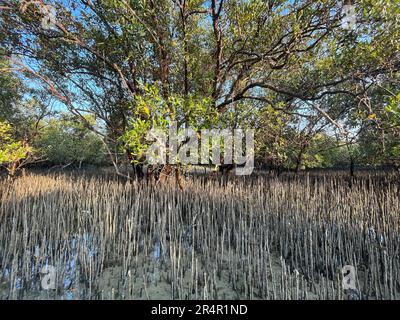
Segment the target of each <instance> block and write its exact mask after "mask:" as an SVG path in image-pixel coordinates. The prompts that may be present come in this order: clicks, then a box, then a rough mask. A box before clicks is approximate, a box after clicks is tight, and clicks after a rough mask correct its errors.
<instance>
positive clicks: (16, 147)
mask: <svg viewBox="0 0 400 320" xmlns="http://www.w3.org/2000/svg"><path fill="white" fill-rule="evenodd" d="M32 151H33V149H32V148H31V147H29V146H27V145H26V144H24V143H23V141H19V140H16V139H15V138H14V134H13V128H12V127H11V125H10V124H9V123H8V122H6V121H0V165H2V166H5V167H6V168H7V167H8V166H10V165H12V164H13V163H16V162H18V161H21V160H23V159H25V158H26V157H28V154H29V153H31V152H32Z"/></svg>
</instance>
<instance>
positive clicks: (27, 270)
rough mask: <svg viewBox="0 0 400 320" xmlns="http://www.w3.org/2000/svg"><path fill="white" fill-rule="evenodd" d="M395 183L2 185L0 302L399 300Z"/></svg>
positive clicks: (49, 178)
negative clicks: (48, 279)
mask: <svg viewBox="0 0 400 320" xmlns="http://www.w3.org/2000/svg"><path fill="white" fill-rule="evenodd" d="M399 191H400V187H399V184H398V182H397V180H396V177H395V176H394V175H391V174H382V175H376V176H374V177H370V176H368V175H367V174H363V175H361V176H360V177H358V178H356V179H354V180H352V181H351V182H350V181H349V180H348V179H347V178H345V177H344V176H342V175H340V174H334V173H330V174H327V175H323V174H313V175H306V174H304V175H299V176H297V177H294V176H288V175H286V176H285V175H283V176H281V177H279V178H271V177H267V176H255V177H245V178H236V177H230V178H210V177H202V176H198V177H191V178H188V180H187V182H186V189H185V190H184V191H180V190H179V189H178V188H177V187H176V186H174V185H173V184H172V182H171V184H164V185H162V186H149V185H147V184H146V183H139V182H138V183H126V182H124V181H120V180H118V179H117V178H115V177H111V176H107V175H102V174H98V175H89V174H81V175H75V174H59V175H48V174H47V175H46V174H33V175H29V176H25V177H21V178H18V179H17V180H16V181H14V182H11V183H9V182H6V181H5V180H3V181H2V182H1V185H0V201H1V203H0V298H1V299H48V298H51V299H171V298H173V299H399V298H400V255H399V250H400V234H399V226H400V221H399V220H400V204H399ZM345 265H352V266H354V267H355V269H356V271H357V274H356V288H357V289H356V290H344V289H343V286H342V274H341V270H342V267H343V266H345ZM45 266H51V267H54V270H55V273H54V274H55V279H56V281H55V289H54V290H52V289H49V290H44V289H43V288H42V280H43V277H45V276H46V273H42V271H45V270H43V269H42V268H43V267H45ZM49 274H50V273H48V274H47V275H49ZM51 274H53V273H51Z"/></svg>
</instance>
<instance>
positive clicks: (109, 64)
mask: <svg viewBox="0 0 400 320" xmlns="http://www.w3.org/2000/svg"><path fill="white" fill-rule="evenodd" d="M48 4H51V5H53V6H54V7H55V8H56V12H57V15H56V21H55V22H54V25H53V26H52V27H51V28H43V25H42V20H43V18H45V17H44V16H43V12H45V11H44V10H43V8H44V7H45V6H46V5H48ZM344 4H347V2H346V3H343V2H341V1H329V0H323V1H308V0H294V1H293V0H292V1H284V0H275V1H273V0H271V1H262V0H247V1H241V0H207V1H201V0H160V1H155V0H135V1H129V0H118V1H117V0H87V1H85V0H80V1H54V2H46V3H45V2H44V1H34V2H32V1H24V2H21V1H8V0H5V1H4V0H3V1H2V2H1V5H0V8H1V11H0V31H1V32H0V44H1V51H0V54H1V71H2V73H1V77H0V83H1V101H0V121H1V122H0V132H1V137H0V163H2V164H3V166H5V167H6V168H7V169H8V171H9V172H10V174H11V175H13V174H15V172H16V171H17V170H18V169H19V168H22V167H23V166H24V165H26V164H28V163H30V162H38V161H50V162H53V163H60V164H63V165H68V164H69V163H75V164H78V165H81V164H82V163H94V164H101V163H104V161H105V157H104V155H105V153H107V154H108V157H107V159H108V160H107V161H110V162H112V163H113V164H114V166H115V168H116V170H117V172H118V173H120V174H122V172H121V170H120V166H119V165H120V163H121V159H120V157H121V156H122V154H123V155H124V157H125V159H126V161H129V163H131V164H132V168H133V170H134V171H135V173H136V174H137V175H138V176H141V175H142V174H143V168H142V167H143V165H145V164H146V163H145V157H144V154H145V151H146V148H147V147H148V142H147V141H145V133H146V132H147V131H148V130H149V129H150V128H152V127H159V128H164V129H165V128H166V127H167V126H168V122H169V121H171V120H176V121H178V123H179V125H180V127H181V128H184V127H187V126H191V127H194V128H196V129H198V130H200V129H201V128H215V127H217V128H232V127H242V128H246V127H249V128H255V130H256V148H257V150H256V156H257V163H258V164H260V165H263V166H266V167H268V168H270V169H273V170H278V171H280V170H283V169H290V170H295V171H298V170H300V169H304V168H314V167H332V166H336V165H339V164H348V165H350V166H351V167H353V166H354V165H356V164H368V165H381V164H389V165H392V166H398V165H399V156H400V149H399V134H400V133H399V125H400V122H399V121H400V109H399V101H400V90H399V68H400V55H399V52H400V50H399V49H400V41H399V39H400V26H399V19H398V17H399V16H400V6H399V3H398V1H394V0H360V1H356V2H353V5H354V6H355V8H356V13H357V20H356V25H355V26H354V28H353V29H348V28H344V26H343V12H342V8H343V5H344ZM156 169H157V170H156ZM148 170H150V171H148V173H149V174H152V175H153V174H154V175H156V176H157V177H158V176H160V177H162V176H165V175H168V174H170V173H172V172H173V171H174V170H175V171H176V173H177V174H176V176H177V177H179V174H180V170H181V169H180V166H179V165H178V166H176V167H174V168H172V167H171V166H169V165H166V166H162V167H160V168H150V169H148ZM160 171H161V173H164V174H162V175H160V174H157V172H158V173H160Z"/></svg>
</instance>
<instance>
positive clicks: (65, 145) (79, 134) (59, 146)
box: [36, 114, 106, 164]
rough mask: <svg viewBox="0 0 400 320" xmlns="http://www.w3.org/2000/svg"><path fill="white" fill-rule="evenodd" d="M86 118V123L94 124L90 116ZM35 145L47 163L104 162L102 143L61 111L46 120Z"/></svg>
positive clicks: (79, 123)
mask: <svg viewBox="0 0 400 320" xmlns="http://www.w3.org/2000/svg"><path fill="white" fill-rule="evenodd" d="M86 119H87V121H88V122H89V123H92V124H94V123H95V120H94V119H93V118H92V117H86ZM36 146H37V148H38V149H40V150H41V152H42V153H43V154H44V157H45V159H46V160H47V161H49V162H50V163H56V164H69V163H89V164H102V163H105V162H106V159H105V150H104V146H103V143H102V141H101V140H100V139H99V138H98V136H97V135H96V134H94V133H93V132H91V131H90V130H89V129H87V128H86V127H85V126H84V125H83V124H82V122H80V121H77V120H76V119H75V118H74V117H71V116H68V115H65V114H63V115H61V117H60V118H59V119H57V118H52V119H50V120H49V121H48V122H47V123H46V125H45V127H44V129H43V131H42V133H41V135H40V138H39V139H38V141H37V142H36Z"/></svg>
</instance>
